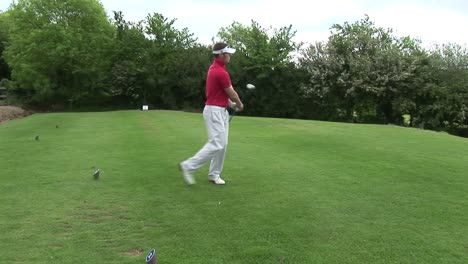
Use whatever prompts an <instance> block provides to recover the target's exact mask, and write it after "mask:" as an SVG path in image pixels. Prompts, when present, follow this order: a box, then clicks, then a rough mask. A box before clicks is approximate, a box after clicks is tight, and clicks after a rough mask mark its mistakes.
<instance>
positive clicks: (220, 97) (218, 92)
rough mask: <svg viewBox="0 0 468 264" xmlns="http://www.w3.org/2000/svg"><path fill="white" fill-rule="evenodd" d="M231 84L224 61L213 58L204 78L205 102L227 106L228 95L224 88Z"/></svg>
mask: <svg viewBox="0 0 468 264" xmlns="http://www.w3.org/2000/svg"><path fill="white" fill-rule="evenodd" d="M231 85H232V84H231V77H230V76H229V73H228V72H227V71H226V65H225V63H224V61H222V60H221V59H219V58H215V60H214V61H213V64H211V66H210V69H209V70H208V76H207V78H206V90H205V95H206V102H205V104H206V105H216V106H221V107H227V106H228V105H229V96H228V95H227V93H226V91H225V89H227V88H229V87H231Z"/></svg>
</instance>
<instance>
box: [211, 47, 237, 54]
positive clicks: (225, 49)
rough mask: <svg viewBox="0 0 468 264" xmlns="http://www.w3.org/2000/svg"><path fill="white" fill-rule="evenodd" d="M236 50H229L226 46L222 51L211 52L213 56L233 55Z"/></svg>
mask: <svg viewBox="0 0 468 264" xmlns="http://www.w3.org/2000/svg"><path fill="white" fill-rule="evenodd" d="M235 52H236V50H235V49H232V48H230V47H229V46H226V47H225V48H224V49H220V50H213V54H221V53H229V54H233V53H235Z"/></svg>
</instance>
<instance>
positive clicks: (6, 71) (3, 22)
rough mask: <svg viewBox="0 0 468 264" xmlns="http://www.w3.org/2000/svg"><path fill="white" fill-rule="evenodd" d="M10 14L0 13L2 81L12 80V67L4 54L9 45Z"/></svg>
mask: <svg viewBox="0 0 468 264" xmlns="http://www.w3.org/2000/svg"><path fill="white" fill-rule="evenodd" d="M7 22H8V13H6V12H1V11H0V81H1V80H2V79H4V78H5V79H9V78H10V67H9V66H8V64H7V63H6V62H5V60H4V59H3V52H4V51H5V47H6V46H7V44H8V37H7V33H8V24H7Z"/></svg>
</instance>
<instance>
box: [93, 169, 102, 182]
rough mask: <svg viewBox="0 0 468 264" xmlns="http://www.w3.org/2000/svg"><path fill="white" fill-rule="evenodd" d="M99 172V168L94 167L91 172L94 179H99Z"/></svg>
mask: <svg viewBox="0 0 468 264" xmlns="http://www.w3.org/2000/svg"><path fill="white" fill-rule="evenodd" d="M100 174H101V172H100V171H99V169H96V170H95V171H94V173H93V176H94V179H95V180H97V179H99V175H100Z"/></svg>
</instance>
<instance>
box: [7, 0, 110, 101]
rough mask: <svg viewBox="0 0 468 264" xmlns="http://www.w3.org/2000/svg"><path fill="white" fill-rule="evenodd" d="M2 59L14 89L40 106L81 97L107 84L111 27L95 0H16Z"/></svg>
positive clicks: (12, 8) (81, 98)
mask: <svg viewBox="0 0 468 264" xmlns="http://www.w3.org/2000/svg"><path fill="white" fill-rule="evenodd" d="M9 14H10V15H9V20H10V25H11V27H10V28H9V39H10V41H9V43H8V46H7V47H6V51H5V59H6V61H7V63H8V64H9V65H10V66H11V68H12V79H13V83H14V87H16V89H18V90H27V91H30V93H31V94H32V98H29V99H30V100H32V102H34V103H36V104H39V105H51V104H64V103H65V102H66V101H84V100H85V99H89V98H92V97H95V96H98V95H99V94H100V93H101V92H102V91H103V90H104V89H105V87H106V84H105V80H106V77H107V75H106V73H107V72H108V71H109V60H108V59H107V58H108V55H109V54H108V52H109V50H110V48H109V47H110V45H111V40H112V33H113V30H112V27H111V25H110V23H109V21H108V19H107V15H106V13H105V10H104V8H103V7H102V5H101V3H100V2H99V1H97V0H73V1H72V0H64V1H55V0H19V1H17V2H16V3H13V4H12V6H11V8H10V10H9Z"/></svg>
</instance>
